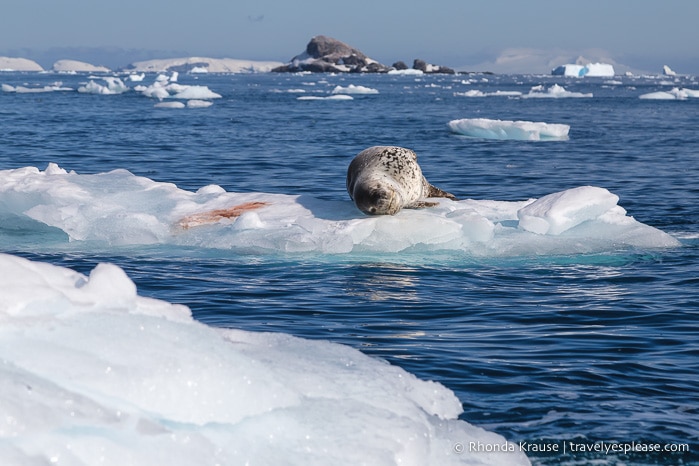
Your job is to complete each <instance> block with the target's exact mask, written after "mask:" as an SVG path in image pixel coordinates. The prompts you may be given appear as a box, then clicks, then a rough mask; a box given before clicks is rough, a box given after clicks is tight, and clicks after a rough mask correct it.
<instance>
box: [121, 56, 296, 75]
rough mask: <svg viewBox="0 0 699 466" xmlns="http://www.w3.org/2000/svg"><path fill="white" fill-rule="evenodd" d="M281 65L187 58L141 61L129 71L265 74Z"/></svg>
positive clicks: (270, 62)
mask: <svg viewBox="0 0 699 466" xmlns="http://www.w3.org/2000/svg"><path fill="white" fill-rule="evenodd" d="M280 65H282V63H281V62H276V61H259V60H257V61H256V60H238V59H234V58H207V57H186V58H166V59H156V60H146V61H139V62H135V63H132V64H131V65H130V66H129V71H133V72H155V73H157V72H161V71H178V70H179V71H189V72H197V73H201V72H207V73H265V72H268V71H271V70H272V69H273V68H276V67H277V66H280ZM195 70H196V71H195Z"/></svg>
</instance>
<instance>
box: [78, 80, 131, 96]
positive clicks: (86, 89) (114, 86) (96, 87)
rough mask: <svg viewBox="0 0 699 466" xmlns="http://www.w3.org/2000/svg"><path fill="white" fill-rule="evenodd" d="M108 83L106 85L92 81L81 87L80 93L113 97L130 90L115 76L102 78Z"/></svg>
mask: <svg viewBox="0 0 699 466" xmlns="http://www.w3.org/2000/svg"><path fill="white" fill-rule="evenodd" d="M100 79H102V80H104V81H105V82H106V85H102V84H98V83H96V82H95V81H94V80H93V79H91V80H90V82H88V83H87V84H86V85H85V86H80V87H79V88H78V92H82V93H85V94H102V95H113V94H122V93H124V92H126V91H128V90H129V87H128V86H126V85H125V84H124V82H123V81H122V80H121V79H119V78H117V77H114V76H105V77H103V78H100Z"/></svg>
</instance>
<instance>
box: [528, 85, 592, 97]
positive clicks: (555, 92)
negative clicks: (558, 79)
mask: <svg viewBox="0 0 699 466" xmlns="http://www.w3.org/2000/svg"><path fill="white" fill-rule="evenodd" d="M566 97H574V98H575V97H578V98H579V97H592V93H585V94H584V93H581V92H570V91H566V89H565V88H564V87H563V86H560V85H558V84H554V85H553V86H551V87H549V88H548V89H547V90H546V91H545V92H539V91H535V90H531V91H529V93H528V94H524V95H522V98H523V99H530V98H552V99H560V98H566Z"/></svg>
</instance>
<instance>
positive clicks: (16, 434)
mask: <svg viewBox="0 0 699 466" xmlns="http://www.w3.org/2000/svg"><path fill="white" fill-rule="evenodd" d="M97 189H99V188H97ZM0 274H2V277H3V279H2V281H0V321H2V332H0V354H2V364H0V406H2V409H3V411H2V414H3V419H2V421H3V426H2V433H3V437H2V439H3V441H2V448H0V463H1V464H3V465H19V464H22V465H29V464H31V465H47V464H52V463H57V464H70V465H94V464H104V465H124V464H130V465H170V466H185V465H187V466H189V465H193V464H222V465H233V464H247V463H249V462H252V463H255V464H280V465H281V464H284V465H291V466H297V465H298V466H301V465H304V466H305V465H355V464H373V465H377V466H383V465H386V466H388V465H395V464H404V465H420V466H422V465H424V466H430V465H433V466H442V465H457V464H479V465H483V466H486V465H492V466H495V465H501V466H525V465H529V464H530V463H529V460H528V459H527V458H526V456H525V454H524V453H523V452H521V451H520V449H519V448H518V447H517V445H516V444H513V443H509V442H506V440H505V438H503V437H502V436H501V435H498V434H496V433H493V432H489V431H486V430H484V429H482V428H479V427H476V426H473V425H471V424H469V423H467V422H466V421H463V420H459V419H458V416H459V414H461V413H462V411H463V408H462V406H461V402H460V401H459V400H458V399H457V397H456V396H455V395H454V393H453V392H452V391H451V390H449V389H447V388H446V387H444V386H443V385H441V384H439V383H436V382H432V381H425V380H420V379H418V378H417V377H415V376H414V375H413V374H411V373H409V372H407V371H405V370H403V369H401V368H400V367H397V366H394V365H391V364H388V363H387V362H385V361H383V360H381V359H378V358H375V357H370V356H368V355H365V354H363V353H361V352H360V351H358V350H356V349H354V348H351V347H349V346H344V345H340V344H336V343H331V342H327V341H321V340H316V341H314V340H307V339H303V338H297V337H294V336H291V335H286V334H280V333H264V332H249V331H242V330H235V329H221V328H214V327H209V326H207V325H204V324H202V323H200V322H197V321H195V320H194V319H193V318H192V316H191V311H190V309H189V308H187V307H185V306H183V305H179V304H170V303H168V302H166V301H161V300H158V299H153V298H148V297H143V296H139V295H138V293H137V289H136V285H135V284H134V282H133V281H131V279H130V278H129V277H128V276H127V275H126V273H125V272H124V271H123V270H122V269H121V268H119V267H118V266H116V265H112V264H107V263H102V264H99V265H97V266H96V267H95V268H94V269H93V270H92V271H90V273H89V275H87V276H86V275H83V274H81V273H78V272H75V271H73V270H70V269H67V268H63V267H57V266H54V265H50V264H47V263H42V262H32V261H29V260H27V259H24V258H20V257H17V256H11V255H7V254H0ZM471 443H480V444H487V445H498V446H504V447H503V448H502V450H496V451H492V452H490V451H489V452H487V453H483V452H480V451H474V450H472V449H469V448H468V447H466V448H461V447H462V446H464V445H466V446H468V445H469V444H471Z"/></svg>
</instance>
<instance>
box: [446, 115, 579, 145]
mask: <svg viewBox="0 0 699 466" xmlns="http://www.w3.org/2000/svg"><path fill="white" fill-rule="evenodd" d="M447 125H448V126H449V129H451V130H452V131H453V132H454V133H458V134H460V135H463V136H468V137H472V138H483V139H515V140H521V141H556V140H557V141H562V140H567V139H568V131H569V130H570V126H568V125H564V124H557V123H543V122H533V121H509V120H489V119H487V118H463V119H460V120H452V121H450V122H449V123H447Z"/></svg>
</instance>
